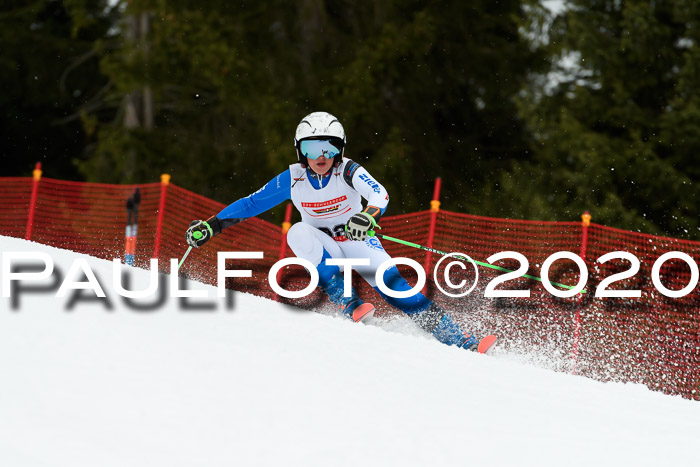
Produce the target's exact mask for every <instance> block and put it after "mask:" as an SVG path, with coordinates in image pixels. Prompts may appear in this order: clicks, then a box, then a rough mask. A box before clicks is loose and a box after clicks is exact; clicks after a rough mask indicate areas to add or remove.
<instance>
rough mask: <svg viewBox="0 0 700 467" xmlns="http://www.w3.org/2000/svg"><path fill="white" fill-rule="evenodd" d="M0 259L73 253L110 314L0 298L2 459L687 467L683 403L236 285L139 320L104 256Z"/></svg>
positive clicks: (696, 421) (691, 406)
mask: <svg viewBox="0 0 700 467" xmlns="http://www.w3.org/2000/svg"><path fill="white" fill-rule="evenodd" d="M0 251H2V252H3V254H5V253H7V252H13V251H33V252H37V251H38V252H47V253H49V255H50V256H51V257H52V258H53V260H54V261H55V263H56V269H57V271H59V272H60V273H61V274H62V276H66V274H67V272H68V271H69V269H70V267H71V264H73V261H74V260H75V259H76V258H85V259H86V260H87V264H89V265H90V269H91V270H92V271H94V272H95V274H96V277H97V279H98V280H99V282H100V285H101V286H102V288H103V289H104V291H105V293H106V294H107V298H108V300H109V302H110V303H111V306H112V309H111V310H109V309H107V306H106V305H105V301H104V300H100V301H98V300H91V301H88V300H82V299H81V300H78V301H74V302H73V304H72V305H73V307H72V308H69V307H70V305H71V304H70V303H69V302H70V300H71V297H72V295H73V291H69V293H68V294H67V295H66V297H65V298H57V297H56V296H55V294H56V288H57V286H58V284H57V283H55V281H56V278H55V275H54V277H53V278H49V279H48V280H46V281H39V282H37V285H39V286H42V285H46V284H51V283H52V280H53V281H54V290H53V291H51V292H46V291H34V292H32V291H20V292H19V303H17V302H15V303H13V302H12V301H11V299H8V298H2V299H0V300H1V301H0V466H6V467H30V466H67V467H83V466H84V467H97V466H100V467H108V466H119V467H125V466H129V467H134V466H148V467H156V466H163V467H175V466H183V467H184V466H187V467H189V466H207V467H212V466H401V467H406V466H473V465H490V466H494V465H495V466H501V465H503V466H507V465H513V466H516V465H533V466H534V465H536V466H549V465H551V466H565V465H585V466H591V465H593V466H600V465H615V466H620V465H631V466H640V465H645V466H647V465H648V466H655V467H658V466H660V465H673V466H698V465H700V444H698V443H700V404H698V402H694V401H689V400H685V399H682V398H680V397H672V396H667V395H663V394H660V393H655V392H652V391H649V390H648V389H647V388H645V387H643V386H638V385H625V384H610V383H608V384H606V383H600V382H597V381H592V380H589V379H586V378H583V377H579V376H573V375H569V374H564V373H557V372H554V371H551V370H546V369H541V368H537V367H534V366H532V365H527V364H524V363H522V362H520V361H516V360H515V359H512V358H509V357H508V355H506V354H503V353H501V354H499V353H498V352H496V353H495V355H494V356H484V355H478V354H474V353H471V352H466V351H463V350H459V349H456V348H452V347H447V346H444V345H441V344H439V343H438V342H436V341H435V340H433V339H431V338H430V337H429V336H426V335H424V334H423V333H422V332H420V331H418V330H416V329H415V328H413V327H411V326H410V324H406V323H404V324H401V322H399V323H397V322H396V320H394V322H389V323H379V324H380V325H375V326H372V325H362V324H360V325H358V324H354V323H352V322H349V321H347V320H344V319H342V318H340V317H338V316H333V315H328V314H326V315H324V314H319V313H313V312H306V311H302V310H299V309H296V308H293V307H288V306H282V305H279V304H277V303H274V302H271V301H268V300H265V299H262V298H258V297H255V296H252V295H248V294H243V293H235V294H234V300H233V307H232V308H231V309H228V308H227V307H225V306H224V305H222V304H219V305H217V308H216V309H215V310H209V311H201V310H200V311H192V310H190V309H185V308H183V306H182V304H181V303H180V302H178V300H177V299H170V300H168V301H167V302H166V303H165V304H163V305H159V306H157V307H155V308H154V309H152V310H150V311H139V310H136V309H134V307H132V306H127V305H125V304H124V302H123V301H122V299H121V298H120V297H119V296H117V295H116V293H115V291H114V289H113V287H112V263H111V262H108V261H104V260H100V259H95V258H89V257H86V256H84V255H78V254H75V253H72V252H68V251H64V250H57V249H54V248H50V247H46V246H43V245H39V244H36V243H30V242H25V241H23V240H18V239H13V238H7V237H0ZM212 273H214V271H212ZM0 274H1V273H0ZM132 274H133V276H132V284H133V287H132V288H133V289H136V290H139V289H143V288H145V287H146V284H147V283H148V281H149V273H148V271H144V270H135V271H132ZM78 280H85V278H84V276H82V274H81V275H79V279H78ZM21 285H22V286H25V285H30V283H29V282H27V281H23V282H22V283H21ZM188 288H199V289H202V290H207V291H209V295H210V297H212V298H209V299H208V300H206V302H210V303H216V302H217V301H216V300H215V299H214V298H213V297H215V296H216V289H215V288H213V287H209V286H204V285H201V284H196V283H191V284H189V285H188ZM79 294H80V296H81V297H83V298H85V297H89V296H90V295H93V294H92V292H87V291H80V292H79ZM93 296H94V295H93ZM202 301H203V300H199V299H198V301H197V303H201V302H202ZM194 302H195V301H194V300H193V301H192V303H194Z"/></svg>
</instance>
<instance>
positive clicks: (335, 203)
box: [289, 160, 362, 241]
mask: <svg viewBox="0 0 700 467" xmlns="http://www.w3.org/2000/svg"><path fill="white" fill-rule="evenodd" d="M347 163H348V162H347V160H343V162H342V163H341V164H340V166H339V167H334V168H333V169H332V172H331V175H330V180H329V181H328V184H327V185H326V186H325V187H322V188H319V189H316V188H314V186H313V185H311V181H310V180H309V177H308V174H307V173H306V169H305V168H303V167H302V166H301V164H292V165H290V166H289V172H290V175H291V177H292V189H291V192H292V203H294V207H295V208H297V210H298V211H299V212H300V213H301V220H302V222H304V223H305V224H309V225H311V226H313V227H316V228H317V229H319V230H321V231H322V232H325V233H326V234H328V235H330V236H331V237H333V239H334V240H336V241H344V240H346V238H345V224H346V223H347V222H348V219H350V217H352V215H353V214H356V213H358V212H360V211H362V197H361V196H360V194H359V193H358V192H357V191H355V189H354V188H352V187H350V186H349V185H348V184H347V183H346V182H345V180H344V179H343V168H344V167H345V164H347Z"/></svg>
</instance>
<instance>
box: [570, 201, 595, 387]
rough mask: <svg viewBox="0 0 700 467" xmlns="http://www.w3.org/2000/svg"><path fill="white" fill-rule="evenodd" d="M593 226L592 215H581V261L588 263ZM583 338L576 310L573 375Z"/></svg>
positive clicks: (585, 213) (581, 296)
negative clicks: (590, 234) (589, 241)
mask: <svg viewBox="0 0 700 467" xmlns="http://www.w3.org/2000/svg"><path fill="white" fill-rule="evenodd" d="M589 225H591V214H590V213H589V212H588V211H586V212H584V213H583V214H581V254H580V256H581V259H582V260H583V261H584V262H585V261H586V250H587V249H588V226H589ZM582 300H583V295H581V294H579V296H578V301H579V304H580V303H581V301H582ZM580 337H581V309H580V307H579V309H577V310H576V316H575V317H574V343H573V348H572V349H571V359H572V365H573V368H572V373H574V374H575V373H576V372H577V371H578V368H577V366H578V346H579V340H580Z"/></svg>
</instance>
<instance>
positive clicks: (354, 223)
mask: <svg viewBox="0 0 700 467" xmlns="http://www.w3.org/2000/svg"><path fill="white" fill-rule="evenodd" d="M375 227H378V226H377V221H376V220H375V219H374V217H372V216H371V215H370V214H368V213H366V212H360V213H357V214H355V215H354V216H352V217H351V218H350V219H348V223H347V224H345V236H346V237H347V238H348V240H357V241H360V242H364V241H365V239H366V238H367V232H368V231H370V230H372V229H374V228H375Z"/></svg>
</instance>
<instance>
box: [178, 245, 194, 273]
mask: <svg viewBox="0 0 700 467" xmlns="http://www.w3.org/2000/svg"><path fill="white" fill-rule="evenodd" d="M190 251H192V247H191V246H190V247H189V248H188V249H187V251H186V252H185V256H183V257H182V259H181V260H180V264H178V265H177V270H178V271H179V270H180V266H182V263H184V262H185V259H186V258H187V255H189V254H190Z"/></svg>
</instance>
